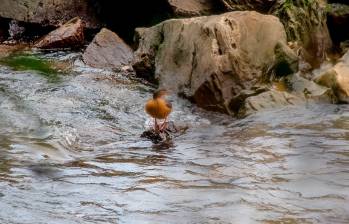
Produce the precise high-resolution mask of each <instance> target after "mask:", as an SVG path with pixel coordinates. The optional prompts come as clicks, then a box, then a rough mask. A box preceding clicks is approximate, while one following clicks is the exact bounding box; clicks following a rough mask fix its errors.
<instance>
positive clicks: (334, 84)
mask: <svg viewBox="0 0 349 224" xmlns="http://www.w3.org/2000/svg"><path fill="white" fill-rule="evenodd" d="M314 81H315V82H316V83H318V84H320V85H323V86H327V87H329V88H332V89H333V91H334V93H335V94H336V96H337V97H338V99H339V101H341V102H346V103H349V51H348V52H347V53H346V54H345V55H344V56H343V57H342V58H341V59H340V60H339V62H338V63H337V64H336V65H335V66H333V67H332V68H330V69H328V70H327V71H325V72H324V73H322V74H320V75H319V76H317V77H315V79H314Z"/></svg>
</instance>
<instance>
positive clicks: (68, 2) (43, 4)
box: [0, 0, 100, 28]
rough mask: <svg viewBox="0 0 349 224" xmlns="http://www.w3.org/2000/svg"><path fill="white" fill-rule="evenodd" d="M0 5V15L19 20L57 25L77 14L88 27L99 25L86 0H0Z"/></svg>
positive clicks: (93, 10) (94, 11) (94, 12)
mask: <svg viewBox="0 0 349 224" xmlns="http://www.w3.org/2000/svg"><path fill="white" fill-rule="evenodd" d="M0 5H1V7H0V17H3V18H11V19H15V20H18V21H21V22H29V23H40V24H44V25H51V26H59V25H60V24H61V23H62V22H67V21H68V20H70V19H72V18H74V17H77V16H78V17H80V18H82V19H83V20H84V21H85V22H86V27H88V28H97V27H99V26H100V23H99V21H98V19H97V17H96V10H95V9H94V7H92V6H91V5H90V1H86V0H74V1H72V0H30V1H29V0H1V3H0Z"/></svg>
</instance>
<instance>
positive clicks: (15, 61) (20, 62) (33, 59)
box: [0, 53, 59, 82]
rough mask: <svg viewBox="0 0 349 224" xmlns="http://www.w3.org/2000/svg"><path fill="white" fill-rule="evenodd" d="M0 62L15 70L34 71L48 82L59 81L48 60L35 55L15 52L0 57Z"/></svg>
mask: <svg viewBox="0 0 349 224" xmlns="http://www.w3.org/2000/svg"><path fill="white" fill-rule="evenodd" d="M0 64H2V65H5V66H9V67H11V68H12V69H14V70H16V71H36V72H38V74H40V75H42V76H44V77H46V78H47V79H48V81H49V82H57V81H59V76H58V71H56V70H55V69H53V68H52V65H51V63H50V61H48V60H45V59H42V58H39V57H38V56H36V55H32V54H24V53H16V54H12V55H10V56H8V57H5V58H2V59H0Z"/></svg>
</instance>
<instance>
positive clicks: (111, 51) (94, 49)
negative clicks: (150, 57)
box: [83, 28, 133, 69]
mask: <svg viewBox="0 0 349 224" xmlns="http://www.w3.org/2000/svg"><path fill="white" fill-rule="evenodd" d="M132 59H133V51H132V49H131V48H130V47H129V46H128V45H127V44H126V43H125V42H124V41H123V40H122V39H121V38H120V37H119V36H118V35H117V34H116V33H114V32H112V31H110V30H108V29H106V28H103V29H102V30H101V31H100V32H99V33H98V34H97V35H96V36H95V37H94V39H93V41H92V42H91V43H90V45H89V46H88V47H87V49H86V51H85V53H84V54H83V60H84V62H85V63H86V64H87V65H89V66H92V67H96V68H110V69H117V68H119V67H120V66H123V65H128V64H130V62H131V61H132Z"/></svg>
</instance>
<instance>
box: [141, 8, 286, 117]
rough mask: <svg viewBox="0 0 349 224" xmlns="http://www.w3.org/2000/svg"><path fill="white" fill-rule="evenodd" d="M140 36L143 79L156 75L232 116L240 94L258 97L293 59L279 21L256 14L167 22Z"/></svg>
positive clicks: (175, 89) (208, 106) (169, 86)
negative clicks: (266, 77)
mask: <svg viewBox="0 0 349 224" xmlns="http://www.w3.org/2000/svg"><path fill="white" fill-rule="evenodd" d="M137 34H138V36H139V48H138V50H137V51H136V53H135V61H134V69H135V70H136V72H137V73H138V74H139V75H141V76H142V75H143V76H146V75H149V74H151V73H152V72H154V73H155V78H156V79H157V80H158V81H159V84H160V87H161V88H167V89H169V90H172V91H173V92H176V93H179V94H182V95H185V96H186V97H189V98H192V99H193V100H194V101H195V102H196V103H197V104H198V105H199V106H201V107H203V108H205V109H208V110H214V111H219V112H223V113H227V114H232V115H233V114H235V113H236V112H237V110H236V104H237V103H236V97H238V96H239V94H240V92H241V91H243V90H252V91H253V90H254V87H255V86H256V85H258V84H259V82H260V81H261V79H262V76H263V74H265V72H266V71H268V70H269V69H270V68H272V67H273V66H274V65H275V64H276V63H277V62H278V58H283V57H286V55H288V53H285V54H283V53H281V52H280V51H282V50H285V49H286V48H287V45H286V33H285V30H284V27H283V25H282V24H281V23H280V21H279V19H278V18H276V17H274V16H270V15H262V14H260V13H257V12H252V11H245V12H230V13H226V14H221V15H217V16H208V17H197V18H190V19H175V20H168V21H165V22H163V23H161V24H159V25H157V26H154V27H151V28H147V29H144V28H142V29H138V30H137ZM280 43H281V46H283V47H277V46H279V44H280ZM276 51H278V52H279V53H278V56H277V55H276ZM284 61H285V63H286V64H287V63H288V62H287V61H292V60H284Z"/></svg>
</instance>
